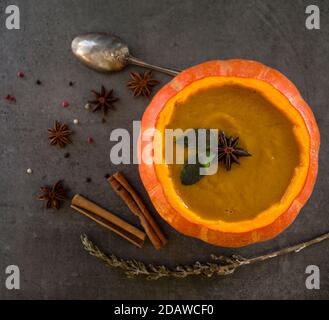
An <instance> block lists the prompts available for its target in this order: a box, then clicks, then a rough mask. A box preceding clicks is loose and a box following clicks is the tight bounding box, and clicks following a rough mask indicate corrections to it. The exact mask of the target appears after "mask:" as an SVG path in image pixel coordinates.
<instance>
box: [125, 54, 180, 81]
mask: <svg viewBox="0 0 329 320" xmlns="http://www.w3.org/2000/svg"><path fill="white" fill-rule="evenodd" d="M128 63H131V64H134V65H136V66H140V67H144V68H149V69H153V70H156V71H160V72H162V73H165V74H168V75H170V76H177V75H178V74H179V73H180V71H178V70H172V69H168V68H162V67H159V66H155V65H153V64H149V63H146V62H144V61H142V60H140V59H138V58H135V57H132V56H129V57H128Z"/></svg>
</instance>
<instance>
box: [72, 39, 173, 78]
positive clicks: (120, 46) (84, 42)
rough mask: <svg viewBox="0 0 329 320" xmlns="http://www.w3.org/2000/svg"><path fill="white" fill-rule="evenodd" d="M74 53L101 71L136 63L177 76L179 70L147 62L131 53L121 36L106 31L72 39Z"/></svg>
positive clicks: (88, 64) (117, 68) (120, 68)
mask: <svg viewBox="0 0 329 320" xmlns="http://www.w3.org/2000/svg"><path fill="white" fill-rule="evenodd" d="M72 51H73V53H74V55H75V56H76V57H77V58H78V59H79V60H80V61H81V62H83V63H84V64H86V65H87V66H88V67H90V68H92V69H94V70H97V71H101V72H115V71H120V70H122V69H123V68H125V67H126V66H127V65H128V64H134V65H137V66H140V67H145V68H149V69H153V70H156V71H160V72H163V73H166V74H168V75H170V76H176V75H177V74H178V73H179V71H177V70H171V69H168V68H162V67H159V66H155V65H152V64H149V63H146V62H144V61H142V60H140V59H138V58H135V57H133V56H131V55H130V53H129V48H128V46H127V45H126V44H125V43H123V42H122V41H121V39H120V38H118V37H115V36H112V35H110V34H106V33H88V34H85V35H82V36H79V37H76V38H75V39H74V40H73V41H72Z"/></svg>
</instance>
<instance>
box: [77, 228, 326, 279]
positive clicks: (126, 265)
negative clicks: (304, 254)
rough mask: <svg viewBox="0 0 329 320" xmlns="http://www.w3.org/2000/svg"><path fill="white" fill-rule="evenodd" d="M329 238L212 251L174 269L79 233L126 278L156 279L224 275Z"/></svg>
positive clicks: (88, 246) (91, 251) (91, 250)
mask: <svg viewBox="0 0 329 320" xmlns="http://www.w3.org/2000/svg"><path fill="white" fill-rule="evenodd" d="M328 239H329V233H326V234H324V235H322V236H319V237H317V238H314V239H312V240H310V241H306V242H303V243H300V244H297V245H295V246H292V247H288V248H285V249H281V250H278V251H275V252H272V253H270V254H266V255H262V256H259V257H255V258H250V259H246V258H243V257H241V256H238V255H233V256H216V255H211V258H212V259H213V260H214V261H216V263H214V262H208V263H205V264H202V263H200V262H195V263H194V264H193V265H191V266H187V265H186V266H185V265H184V266H177V267H176V268H174V269H169V268H167V267H165V266H161V265H160V266H155V265H153V264H149V265H145V264H144V263H143V262H140V261H137V260H135V259H133V260H124V259H121V258H118V257H116V256H115V255H113V254H112V255H110V256H107V255H106V254H105V253H103V252H102V251H101V250H100V249H99V248H98V247H97V246H95V245H94V244H93V243H92V241H90V240H89V239H88V237H87V236H86V235H81V242H82V244H83V247H84V249H85V250H86V251H88V252H89V254H91V255H92V256H94V257H96V258H98V259H100V260H101V261H103V262H104V263H105V264H106V265H107V266H108V267H112V268H119V269H121V270H122V271H124V273H125V274H126V276H127V277H128V278H135V277H138V276H143V277H145V278H146V279H147V280H158V279H160V278H163V277H174V278H186V277H189V276H205V277H208V278H210V277H212V276H215V275H218V276H226V275H229V274H232V273H234V271H235V270H236V269H237V268H239V267H241V266H243V265H247V264H253V263H256V262H260V261H265V260H268V259H272V258H275V257H278V256H282V255H286V254H289V253H293V252H295V253H298V252H300V251H301V250H303V249H305V248H307V247H309V246H311V245H314V244H317V243H320V242H322V241H324V240H328Z"/></svg>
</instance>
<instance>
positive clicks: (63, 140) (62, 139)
mask: <svg viewBox="0 0 329 320" xmlns="http://www.w3.org/2000/svg"><path fill="white" fill-rule="evenodd" d="M70 135H71V131H70V130H69V127H68V125H66V124H60V123H59V122H58V121H55V124H54V127H53V128H50V129H48V137H49V139H50V144H51V145H57V146H59V147H60V148H63V147H65V146H66V145H67V144H69V143H71V140H70Z"/></svg>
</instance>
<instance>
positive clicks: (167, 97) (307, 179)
mask: <svg viewBox="0 0 329 320" xmlns="http://www.w3.org/2000/svg"><path fill="white" fill-rule="evenodd" d="M207 78H209V79H219V80H223V81H225V79H233V80H232V81H234V79H236V81H240V80H241V81H240V82H242V83H243V81H249V82H250V80H248V79H252V81H254V82H255V83H256V84H257V83H258V84H259V85H258V84H257V86H258V90H264V94H265V91H266V90H268V91H269V92H270V89H271V90H272V91H273V92H274V91H276V93H275V94H278V95H281V96H282V97H283V99H285V100H286V101H287V107H286V109H289V110H290V111H291V112H292V114H293V112H295V114H296V112H297V114H298V116H299V117H300V119H301V121H302V122H303V124H302V126H303V130H304V131H303V130H302V131H301V132H302V133H301V135H302V138H303V137H304V138H305V145H304V146H303V148H304V149H305V148H307V150H306V154H305V157H304V158H305V159H306V160H305V162H304V165H303V166H304V168H303V170H304V171H305V175H304V176H303V178H300V179H303V181H301V182H299V184H298V186H295V187H294V188H295V189H294V190H293V191H294V192H292V193H291V195H290V196H291V197H292V195H293V199H291V197H290V198H289V203H288V202H287V205H285V206H283V205H282V206H278V207H277V211H276V212H274V213H273V212H272V211H270V210H267V212H264V213H262V214H261V215H259V216H256V217H254V218H253V219H250V220H249V221H247V223H244V224H242V223H240V224H239V223H238V222H237V223H230V224H224V223H219V222H218V223H213V222H209V221H206V220H203V219H199V218H198V217H197V216H196V215H193V214H189V213H188V212H184V208H183V207H182V206H180V205H178V204H177V202H178V200H177V199H178V198H175V197H174V196H172V195H171V194H170V193H168V192H169V191H167V189H170V188H169V186H168V183H167V182H165V183H164V182H163V181H166V180H164V179H162V178H161V174H159V171H157V168H156V165H155V164H154V163H153V161H152V159H146V160H147V161H145V154H144V155H143V156H144V158H143V161H142V162H141V163H140V165H139V173H140V177H141V179H142V182H143V184H144V186H145V188H146V190H147V192H148V194H149V196H150V198H151V201H152V203H153V205H154V207H155V208H156V210H157V211H158V213H159V214H160V215H161V217H162V218H163V219H164V220H165V221H167V222H168V223H169V224H170V225H171V226H173V227H174V228H175V229H176V230H178V231H179V232H181V233H183V234H185V235H188V236H192V237H196V238H199V239H201V240H203V241H205V242H208V243H211V244H214V245H218V246H223V247H241V246H245V245H249V244H252V243H256V242H261V241H265V240H268V239H271V238H273V237H275V236H276V235H278V234H279V233H281V232H282V231H283V230H284V229H286V228H287V227H288V226H289V225H290V224H291V223H292V222H293V221H294V219H295V218H296V216H297V215H298V213H299V211H300V209H301V208H302V206H303V205H304V204H305V203H306V201H307V200H308V199H309V197H310V195H311V193H312V190H313V187H314V184H315V181H316V176H317V171H318V152H319V146H320V135H319V130H318V127H317V124H316V121H315V118H314V116H313V113H312V111H311V109H310V107H309V106H308V105H307V103H306V102H305V101H304V100H303V98H302V97H301V95H300V93H299V92H298V90H297V88H296V87H295V86H294V85H293V84H292V83H291V82H290V81H289V80H288V79H287V78H286V77H285V76H284V75H282V74H281V73H280V72H278V71H276V70H274V69H271V68H269V67H267V66H265V65H263V64H261V63H258V62H255V61H247V60H227V61H209V62H205V63H202V64H200V65H197V66H194V67H191V68H189V69H187V70H185V71H183V72H181V73H180V74H179V75H178V76H176V77H175V78H174V79H173V80H172V81H170V82H169V83H168V84H167V85H165V86H164V87H163V88H162V89H161V90H160V91H159V92H158V93H157V94H156V96H155V97H154V98H153V100H152V101H151V103H150V104H149V106H148V107H147V109H146V110H145V112H144V115H143V118H142V125H141V137H143V135H144V133H145V132H146V131H147V130H149V129H155V128H157V126H158V121H159V117H160V114H161V112H163V111H164V110H165V108H166V106H167V105H168V104H169V102H170V101H172V99H174V98H175V97H176V96H178V95H179V93H181V92H183V91H184V90H187V89H188V88H189V87H191V86H192V85H194V86H195V87H198V83H201V80H205V79H207ZM239 79H240V80H239ZM262 84H264V86H263V85H262ZM266 88H269V89H266ZM267 94H268V92H267ZM289 110H287V111H286V112H289ZM306 141H307V143H306ZM151 143H152V141H151ZM149 144H150V142H149V141H145V140H144V139H140V140H139V148H138V150H139V154H140V156H141V154H142V152H143V150H144V148H145V147H149ZM306 146H307V147H306ZM153 147H154V146H153ZM150 157H151V155H150ZM140 158H141V157H140ZM167 181H168V180H167ZM220 196H221V195H220V194H218V197H220ZM287 201H288V200H287ZM278 208H279V209H280V210H281V211H280V210H279V209H278ZM278 210H279V211H278Z"/></svg>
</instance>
